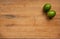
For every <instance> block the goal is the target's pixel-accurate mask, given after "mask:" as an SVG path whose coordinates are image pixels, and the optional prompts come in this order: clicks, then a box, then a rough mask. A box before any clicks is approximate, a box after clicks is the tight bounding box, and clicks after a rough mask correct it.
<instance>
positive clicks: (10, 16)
mask: <svg viewBox="0 0 60 39" xmlns="http://www.w3.org/2000/svg"><path fill="white" fill-rule="evenodd" d="M1 17H4V18H8V19H11V18H16V16H14V15H8V14H7V15H1Z"/></svg>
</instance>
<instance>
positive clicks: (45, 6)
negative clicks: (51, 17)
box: [43, 3, 51, 12]
mask: <svg viewBox="0 0 60 39" xmlns="http://www.w3.org/2000/svg"><path fill="white" fill-rule="evenodd" d="M43 9H44V11H45V12H48V11H49V10H50V9H51V4H50V3H46V4H45V5H44V7H43Z"/></svg>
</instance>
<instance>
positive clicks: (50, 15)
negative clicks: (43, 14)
mask: <svg viewBox="0 0 60 39" xmlns="http://www.w3.org/2000/svg"><path fill="white" fill-rule="evenodd" d="M55 15H56V12H55V11H54V10H50V11H48V12H47V16H48V17H49V18H52V17H54V16H55Z"/></svg>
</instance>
